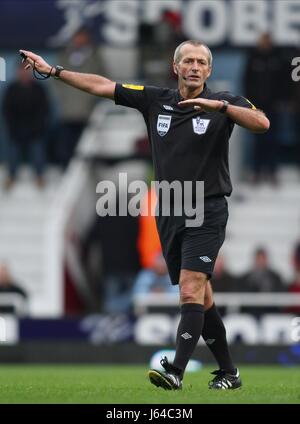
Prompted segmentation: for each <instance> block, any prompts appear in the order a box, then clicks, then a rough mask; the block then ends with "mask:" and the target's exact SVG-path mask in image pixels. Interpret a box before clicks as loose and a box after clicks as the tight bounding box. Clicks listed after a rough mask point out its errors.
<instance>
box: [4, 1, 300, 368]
mask: <svg viewBox="0 0 300 424" xmlns="http://www.w3.org/2000/svg"><path fill="white" fill-rule="evenodd" d="M190 38H196V39H200V40H202V41H203V42H205V43H207V44H208V45H209V46H210V47H211V49H212V52H213V55H214V65H213V67H214V70H213V75H212V77H211V78H210V81H209V86H210V87H211V88H212V89H214V90H229V91H232V92H234V93H237V94H242V95H244V96H246V97H249V99H250V100H251V101H252V102H253V103H255V104H256V106H257V107H258V108H262V109H264V110H265V111H266V112H267V113H268V115H269V116H270V119H271V125H272V130H271V131H270V132H269V133H268V135H267V136H266V137H265V136H259V138H255V136H254V135H252V134H249V133H247V132H246V131H244V130H242V129H240V128H236V129H235V131H234V134H233V137H232V140H231V159H230V160H231V174H232V180H233V185H234V191H233V195H232V196H231V198H230V199H229V207H230V220H229V225H228V229H227V238H226V241H225V244H224V246H223V248H222V252H221V256H222V259H221V260H220V261H219V264H218V269H217V272H216V276H215V280H216V281H215V289H216V303H217V305H219V306H220V309H221V311H222V314H223V316H224V320H225V324H226V327H227V332H228V338H229V341H230V343H231V345H232V350H233V352H234V355H235V357H236V360H237V361H238V362H239V363H247V364H263V363H264V364H280V365H282V366H283V365H297V364H298V365H299V364H300V345H299V340H300V330H299V326H300V189H299V183H300V135H299V134H300V132H299V122H300V106H299V105H300V89H299V88H300V82H296V81H293V79H292V71H293V69H294V68H295V66H292V59H293V58H294V57H299V56H300V1H299V0H284V1H283V0H282V1H280V0H279V1H275V0H274V1H267V0H258V1H248V0H241V1H240V0H232V1H230V0H228V1H227V0H218V1H206V0H197V1H194V0H186V1H184V0H153V1H152V0H149V1H148V0H143V1H139V0H109V1H105V0H84V1H83V0H72V1H64V0H44V1H42V2H36V1H31V0H27V1H26V2H22V1H6V0H3V1H1V3H0V56H1V61H0V66H1V72H0V76H1V81H0V105H1V109H0V110H1V112H0V148H1V150H0V161H1V163H0V263H1V266H0V270H1V271H0V308H1V309H0V361H1V362H20V363H37V362H47V363H51V362H62V363H70V362H74V363H75V362H82V363H116V364H129V363H130V364H144V363H147V362H148V361H149V359H150V357H151V356H152V355H153V354H154V353H155V352H157V351H158V350H160V349H166V348H170V347H172V345H173V341H174V338H175V331H176V326H177V322H178V307H177V301H178V299H177V295H176V293H170V292H169V291H168V290H167V289H166V286H165V285H163V284H161V285H160V284H159V283H157V282H156V281H155V282H154V283H153V285H147V284H146V283H145V280H143V281H144V285H142V286H141V287H137V286H136V280H137V276H140V275H141V274H140V273H141V271H145V269H143V267H144V268H145V267H146V268H147V267H148V268H147V269H148V271H149V269H151V266H152V265H145V261H144V259H145V258H144V257H143V247H141V246H142V243H143V242H142V241H141V239H143V240H144V243H146V245H147V246H148V244H147V243H151V235H150V240H148V239H147V237H149V234H148V236H147V235H145V234H141V233H142V230H141V228H142V224H141V222H140V221H141V220H140V218H139V217H136V218H134V217H124V216H122V217H118V216H117V217H113V218H111V217H105V218H100V217H99V216H97V214H96V204H97V202H98V200H99V194H98V193H97V192H96V187H97V184H98V183H99V182H100V181H103V180H111V181H116V182H118V178H119V174H120V173H124V172H126V173H127V178H128V181H129V182H130V181H134V180H137V179H138V180H144V181H149V179H150V178H151V173H152V170H151V159H150V152H149V148H148V145H147V138H146V137H147V136H146V128H145V126H144V124H143V120H142V117H141V116H139V114H138V113H137V112H136V111H133V110H129V109H126V108H122V107H117V106H115V105H114V104H113V103H112V102H109V101H104V100H101V99H97V98H92V97H91V96H88V95H87V94H85V93H80V92H76V91H75V90H74V89H69V88H67V87H65V86H63V84H62V83H61V82H59V81H54V80H51V81H50V80H47V81H43V82H39V83H38V84H39V87H42V89H41V90H40V91H39V92H38V94H36V95H35V94H34V92H33V91H32V92H31V91H30V90H31V89H32V90H33V88H32V87H31V82H30V81H29V82H28V81H27V80H26V77H24V75H23V73H22V71H21V70H20V69H19V63H20V59H19V56H18V50H19V49H21V48H22V49H25V50H32V51H35V52H37V53H39V54H41V55H42V56H44V57H45V58H46V59H47V60H48V61H49V62H50V63H52V64H60V65H64V66H65V67H66V68H68V69H73V70H75V71H76V70H78V71H80V72H94V73H95V72H99V73H102V74H104V75H105V76H107V77H109V78H111V79H114V80H117V81H119V82H126V83H141V84H151V85H162V86H165V85H167V86H173V87H176V80H175V77H174V76H173V75H172V72H171V59H172V54H173V51H174V48H175V47H176V45H177V44H179V42H181V41H182V40H184V39H190ZM16 80H18V81H19V86H20V85H21V86H22V87H24V86H26V89H27V90H28V91H27V93H28V95H26V94H24V93H25V92H26V90H25V89H24V90H25V91H24V90H23V91H22V90H19V91H18V90H16V85H15V86H13V85H12V84H15V81H16ZM22 84H23V85H22ZM14 89H15V91H14ZM9 90H10V91H9ZM36 93H37V91H36ZM38 95H39V96H40V97H37V96H38ZM37 98H39V99H41V101H42V103H41V102H35V101H34V99H35V100H36V99H37ZM30 99H33V100H32V101H30ZM42 105H43V106H42ZM37 117H38V122H39V123H41V122H42V124H41V125H39V124H38V123H37V119H35V118H37ZM29 127H30V128H29ZM24 128H26V130H24ZM28 128H29V129H28ZM27 129H28V131H27ZM18 131H19V132H18ZM14 134H19V135H20V134H21V135H20V136H19V139H18V141H17V142H16V140H15V139H14ZM17 138H18V137H17ZM12 146H13V147H12ZM23 150H24V151H23ZM20 152H22V153H24V155H23V156H24V157H23V159H22V160H19V159H18V156H19V154H20ZM123 191H124V189H122V184H120V189H119V192H120V199H121V198H122V196H123V195H124V192H123ZM147 225H148V224H146V227H147ZM149 225H150V224H149ZM143 237H146V241H145V239H144V238H143ZM144 253H145V252H144ZM150 253H152V254H153V251H152V252H150ZM145 254H146V255H147V254H149V252H146V253H145ZM151 271H152V272H154V274H155V272H156V276H161V274H163V271H162V272H161V273H160V271H157V268H156V269H154V268H153V269H151ZM147 281H148V280H147ZM145 284H146V285H145ZM146 286H147V287H146ZM194 357H195V358H197V359H199V360H200V361H201V362H203V363H204V364H206V363H211V362H212V357H211V356H210V353H209V352H208V351H207V349H206V347H205V346H204V344H203V343H201V342H200V345H199V348H198V350H197V352H196V354H195V355H194Z"/></svg>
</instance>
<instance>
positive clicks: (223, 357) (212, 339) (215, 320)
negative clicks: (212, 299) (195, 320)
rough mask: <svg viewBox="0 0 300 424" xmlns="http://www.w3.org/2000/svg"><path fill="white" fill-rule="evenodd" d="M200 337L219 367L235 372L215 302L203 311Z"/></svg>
mask: <svg viewBox="0 0 300 424" xmlns="http://www.w3.org/2000/svg"><path fill="white" fill-rule="evenodd" d="M202 337H203V339H204V340H205V343H206V345H207V346H208V348H209V349H210V351H211V352H212V354H213V355H214V357H215V358H216V361H217V362H218V365H219V367H220V369H222V370H226V371H227V372H229V373H232V374H233V373H235V370H236V369H235V367H234V365H233V363H232V359H231V356H230V353H229V349H228V344H227V340H226V330H225V327H224V324H223V321H222V318H221V316H220V314H219V312H218V309H217V308H216V305H215V304H213V306H212V307H211V308H210V309H208V310H207V311H206V312H205V313H204V326H203V331H202Z"/></svg>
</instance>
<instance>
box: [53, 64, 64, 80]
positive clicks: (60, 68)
mask: <svg viewBox="0 0 300 424" xmlns="http://www.w3.org/2000/svg"><path fill="white" fill-rule="evenodd" d="M64 69H65V68H64V67H63V66H60V65H56V66H55V74H54V78H55V79H59V78H60V73H61V71H63V70H64Z"/></svg>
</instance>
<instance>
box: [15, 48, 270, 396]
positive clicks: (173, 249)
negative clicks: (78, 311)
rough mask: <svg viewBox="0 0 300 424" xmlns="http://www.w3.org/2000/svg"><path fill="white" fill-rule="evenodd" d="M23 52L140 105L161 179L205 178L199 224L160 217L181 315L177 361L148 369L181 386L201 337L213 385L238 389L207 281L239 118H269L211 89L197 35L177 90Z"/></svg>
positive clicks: (262, 122) (254, 126)
mask: <svg viewBox="0 0 300 424" xmlns="http://www.w3.org/2000/svg"><path fill="white" fill-rule="evenodd" d="M21 53H23V54H25V55H26V56H27V61H26V62H27V64H26V68H29V67H34V68H35V70H36V71H38V72H40V73H42V74H47V76H48V75H49V76H53V77H54V78H57V79H60V80H61V81H63V82H65V83H66V84H69V85H71V86H73V87H76V88H78V89H81V90H84V91H86V92H88V93H91V94H94V95H96V96H100V97H106V98H109V99H111V100H114V101H115V103H116V104H120V105H124V106H128V107H131V108H135V109H138V110H139V111H140V112H141V113H142V114H143V117H144V120H145V122H146V125H147V130H148V135H149V139H150V143H151V149H152V157H153V163H154V169H155V180H156V181H159V182H160V181H167V182H169V183H172V182H173V181H180V182H181V183H184V182H185V181H192V182H194V183H195V182H196V181H204V221H203V223H202V225H201V226H198V227H187V226H186V225H185V222H186V217H185V216H184V214H182V216H175V215H176V214H175V213H173V216H169V217H165V216H158V217H157V228H158V231H159V235H160V240H161V244H162V249H163V254H164V257H165V259H166V263H167V265H168V270H169V274H170V277H171V281H172V284H179V288H180V308H181V319H180V322H179V326H178V331H177V338H176V355H175V358H174V362H173V364H170V363H169V362H168V360H167V358H166V357H165V358H163V359H162V360H161V365H162V367H163V368H164V370H165V371H164V372H161V371H158V370H150V371H149V374H148V375H149V379H150V381H151V383H153V384H154V385H156V386H158V387H162V388H164V389H166V390H178V389H181V388H182V379H183V375H184V371H185V368H186V365H187V363H188V361H189V359H190V357H191V355H192V354H193V351H194V349H195V347H196V345H197V343H198V340H199V338H200V336H201V335H202V337H203V338H204V340H205V341H206V344H207V346H208V347H209V349H210V350H211V352H212V353H213V355H214V357H215V359H216V361H217V363H218V366H219V369H218V370H217V371H214V372H213V373H212V374H213V375H214V378H213V379H212V380H211V381H210V382H209V388H211V389H237V388H239V387H241V385H242V383H241V379H240V375H239V370H238V369H237V368H236V367H235V365H234V363H233V361H232V358H231V355H230V352H229V349H228V345H227V340H226V331H225V327H224V325H223V322H222V319H221V317H220V315H219V313H218V310H217V308H216V306H215V304H214V300H213V291H212V287H211V284H210V281H209V280H210V278H211V276H212V273H213V269H214V264H215V260H216V258H217V255H218V252H219V249H220V247H221V246H222V244H223V242H224V238H225V228H226V224H227V219H228V207H227V200H226V196H230V194H231V191H232V186H231V181H230V175H229V168H228V150H229V138H230V135H231V133H232V130H233V127H234V124H235V123H236V124H238V125H240V126H242V127H244V128H247V129H248V130H250V131H252V132H256V133H263V132H265V131H267V130H268V129H269V126H270V123H269V120H268V119H267V118H266V116H265V114H264V113H263V112H262V111H260V110H257V109H256V108H255V107H254V106H253V105H252V104H251V103H250V102H249V101H248V100H246V99H245V98H243V97H240V96H236V95H233V94H231V93H229V92H218V93H213V92H212V91H210V89H209V88H208V87H207V85H206V80H207V79H208V78H209V76H210V74H211V71H212V60H213V59H212V54H211V51H210V49H209V48H208V47H207V46H206V45H205V44H203V43H201V42H199V41H195V40H188V41H185V42H183V43H182V44H180V45H179V46H178V47H177V49H176V50H175V54H174V62H173V67H174V72H175V74H177V76H178V89H168V88H158V87H152V86H136V85H131V84H118V83H115V82H113V81H111V80H109V79H106V78H104V77H102V76H99V75H93V74H80V73H76V72H72V71H69V70H65V69H63V67H61V66H53V67H51V66H50V65H49V64H48V63H46V62H45V61H44V60H43V58H42V57H40V56H37V55H36V54H34V53H32V52H29V51H24V50H21ZM193 194H194V195H195V194H196V193H193ZM193 198H194V196H193ZM171 206H172V205H171ZM173 206H174V205H173Z"/></svg>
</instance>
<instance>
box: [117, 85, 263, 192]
mask: <svg viewBox="0 0 300 424" xmlns="http://www.w3.org/2000/svg"><path fill="white" fill-rule="evenodd" d="M199 97H202V98H205V99H211V100H227V101H229V103H230V104H232V105H235V106H242V107H246V108H249V109H251V108H255V107H254V106H253V105H252V104H251V103H250V102H249V101H248V100H246V99H245V98H243V97H241V96H235V95H233V94H231V93H229V92H219V93H213V92H211V90H210V89H209V88H208V87H207V86H206V85H205V86H204V90H203V91H202V93H201V94H200V96H199ZM181 100H183V99H182V97H181V95H180V93H179V90H176V89H169V88H159V87H151V86H145V87H144V86H135V85H131V84H123V85H122V84H117V85H116V90H115V102H116V104H118V105H123V106H128V107H131V108H135V109H137V110H139V111H140V112H141V113H142V114H143V117H144V120H145V122H146V125H147V129H148V137H149V140H150V143H151V148H152V158H153V164H154V171H155V179H156V181H163V180H165V181H167V182H169V183H171V182H173V181H176V180H177V181H180V182H182V183H184V181H204V191H205V197H210V196H223V195H226V196H229V195H230V194H231V191H232V186H231V181H230V174H229V167H228V150H229V138H230V136H231V133H232V130H233V127H234V122H233V121H232V120H231V119H230V118H228V117H227V116H226V115H225V114H221V113H219V112H199V111H197V110H195V109H194V107H193V106H191V107H184V108H182V107H179V106H178V105H177V103H178V102H179V101H181Z"/></svg>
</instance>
